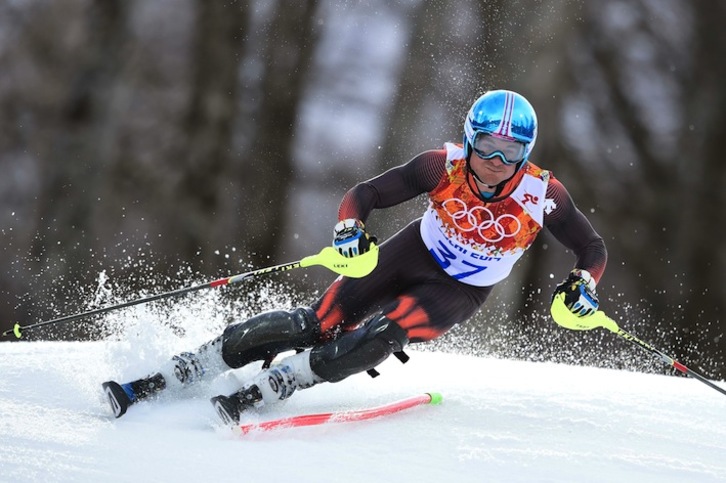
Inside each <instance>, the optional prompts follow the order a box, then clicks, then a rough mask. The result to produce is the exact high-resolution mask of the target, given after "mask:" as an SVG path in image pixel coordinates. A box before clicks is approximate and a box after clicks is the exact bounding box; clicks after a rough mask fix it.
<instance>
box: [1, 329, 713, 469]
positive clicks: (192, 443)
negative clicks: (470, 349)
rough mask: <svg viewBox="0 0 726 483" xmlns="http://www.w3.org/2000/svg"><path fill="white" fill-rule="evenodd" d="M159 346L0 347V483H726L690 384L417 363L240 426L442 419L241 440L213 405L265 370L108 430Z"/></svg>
mask: <svg viewBox="0 0 726 483" xmlns="http://www.w3.org/2000/svg"><path fill="white" fill-rule="evenodd" d="M182 342H183V338H182ZM194 342H195V343H196V341H194ZM154 344H157V345H158V340H156V341H149V340H146V341H140V340H133V339H132V340H131V342H129V341H128V340H127V341H118V340H117V341H101V342H26V343H22V342H21V343H9V342H3V343H0V481H3V482H25V481H44V482H56V481H83V482H88V481H105V482H113V481H210V482H216V481H297V482H308V481H311V482H312V481H314V482H340V481H346V482H350V483H354V482H370V481H395V482H408V481H411V482H424V481H457V482H469V481H471V482H474V481H476V482H481V481H487V482H504V481H506V482H517V481H522V482H548V481H549V482H568V481H571V482H585V481H587V482H615V481H617V482H629V481H637V482H639V483H642V482H651V481H652V482H655V481H657V482H699V483H705V482H715V481H726V458H725V457H726V422H725V421H724V417H723V416H724V414H725V409H726V398H724V397H723V396H722V395H721V394H719V393H718V392H716V391H713V390H712V389H710V388H708V387H707V386H705V385H703V384H701V383H699V382H698V381H695V380H690V379H685V378H676V377H668V376H662V375H652V374H641V373H634V372H624V371H615V370H609V369H595V368H589V367H576V366H566V365H557V364H553V363H532V362H523V361H511V360H502V359H494V358H487V357H475V356H468V355H459V354H450V353H443V352H423V351H416V350H409V351H408V353H409V354H410V355H411V360H410V361H409V362H408V363H407V364H406V365H402V364H401V363H400V362H398V361H397V360H396V359H395V358H391V359H390V360H388V361H386V362H385V363H384V364H382V365H381V366H380V367H379V370H380V372H381V376H380V377H378V378H376V379H371V378H370V377H368V376H367V375H365V374H360V375H356V376H353V377H350V378H348V379H347V380H345V381H343V382H340V383H337V384H322V385H319V386H316V387H314V388H311V389H307V390H304V391H299V392H298V393H296V394H295V395H293V397H292V398H290V399H289V400H287V401H285V402H283V403H281V404H279V405H277V406H274V407H268V408H265V409H263V410H261V411H259V412H257V413H250V414H248V415H247V416H246V419H245V422H260V421H264V420H267V419H273V418H277V417H284V416H292V415H296V414H305V413H318V412H328V411H338V410H353V409H362V408H365V407H372V406H376V405H381V404H385V403H388V402H393V401H395V400H399V399H403V398H406V397H409V396H412V395H416V394H419V393H423V392H429V391H437V392H440V393H442V394H443V396H444V401H443V403H442V404H441V405H440V406H432V405H426V406H419V407H416V408H413V409H410V410H407V411H404V412H401V413H398V414H395V415H391V416H386V417H383V418H379V419H374V420H370V421H363V422H351V423H338V424H327V425H324V426H315V427H308V428H291V429H284V430H280V431H275V432H266V433H261V432H257V433H252V434H250V435H247V436H237V435H234V434H232V433H231V432H230V431H229V430H228V429H227V428H223V427H221V426H220V425H219V424H218V423H217V421H216V416H215V415H214V413H213V410H212V407H211V405H210V404H209V402H208V398H209V397H210V396H212V395H216V394H217V393H219V392H228V391H230V390H232V389H233V388H234V387H235V386H236V385H237V384H239V381H240V380H242V379H245V378H247V377H249V376H251V375H253V374H254V373H255V371H256V370H257V369H258V368H257V367H247V368H244V369H241V370H238V371H233V372H229V373H227V374H225V375H223V376H221V377H220V378H218V379H217V380H215V381H213V382H211V383H209V384H206V385H203V386H202V387H199V388H196V389H194V390H189V391H188V392H187V393H186V394H176V395H169V396H167V397H165V398H163V399H161V400H157V401H153V402H148V403H142V404H139V405H137V406H134V407H132V408H130V410H129V412H128V413H127V414H126V415H125V416H124V417H123V418H121V419H114V418H113V417H112V416H111V414H110V411H109V409H108V408H107V405H106V403H105V401H104V400H103V397H102V394H101V389H100V384H101V382H103V381H105V380H107V379H109V378H118V377H122V376H124V377H131V376H130V375H129V374H128V371H129V370H132V371H138V370H140V369H141V368H143V369H144V370H147V369H148V370H151V369H153V364H157V363H158V362H159V356H158V355H157V352H160V351H156V350H150V346H152V345H154ZM189 348H190V349H191V348H193V346H192V347H189ZM168 355H170V354H168ZM168 355H167V356H168ZM165 357H166V356H165ZM144 366H148V367H144ZM128 367H132V369H128ZM135 375H136V376H139V375H142V374H135Z"/></svg>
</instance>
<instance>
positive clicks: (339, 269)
mask: <svg viewBox="0 0 726 483" xmlns="http://www.w3.org/2000/svg"><path fill="white" fill-rule="evenodd" d="M314 265H320V266H323V267H325V268H327V269H329V270H331V271H333V272H335V273H337V274H339V275H345V276H346V277H352V278H362V277H365V276H366V275H368V274H369V273H371V272H372V271H373V269H374V268H376V265H378V246H376V245H374V244H371V249H370V250H369V251H368V252H366V253H364V254H362V255H358V256H357V257H352V258H346V257H344V256H343V255H341V254H340V253H338V252H337V251H336V250H335V249H334V248H333V247H325V248H323V249H322V250H321V251H320V253H318V254H316V255H310V256H307V257H305V258H303V259H302V260H298V261H297V262H290V263H284V264H282V265H275V266H272V267H266V268H260V269H257V270H252V271H251V272H246V273H240V274H238V275H234V276H232V277H227V278H220V279H218V280H214V281H211V282H208V283H204V284H201V285H194V286H192V287H186V288H180V289H177V290H172V291H170V292H165V293H161V294H158V295H152V296H149V297H144V298H140V299H136V300H131V301H128V302H123V303H120V304H115V305H109V306H106V307H100V308H97V309H93V310H89V311H87V312H82V313H79V314H74V315H66V316H64V317H59V318H57V319H53V320H46V321H44V322H38V323H35V324H31V325H20V324H17V323H16V324H15V326H14V327H13V328H12V329H8V330H6V331H5V332H3V333H2V336H3V337H6V336H8V335H10V334H14V335H15V337H16V338H18V339H20V338H21V337H22V336H23V332H24V331H27V330H32V329H36V328H38V327H43V326H46V325H51V324H59V323H61V322H70V321H72V320H78V319H81V318H84V317H89V316H91V315H99V314H105V313H107V312H111V311H112V310H118V309H123V308H126V307H131V306H134V305H139V304H144V303H148V302H153V301H156V300H161V299H165V298H169V297H175V296H178V295H184V294H188V293H191V292H196V291H198V290H202V289H206V288H215V287H223V286H225V285H231V284H234V283H239V282H242V281H243V280H247V279H249V278H252V277H256V276H258V275H266V274H269V273H277V272H286V271H288V270H292V269H295V268H300V267H312V266H314Z"/></svg>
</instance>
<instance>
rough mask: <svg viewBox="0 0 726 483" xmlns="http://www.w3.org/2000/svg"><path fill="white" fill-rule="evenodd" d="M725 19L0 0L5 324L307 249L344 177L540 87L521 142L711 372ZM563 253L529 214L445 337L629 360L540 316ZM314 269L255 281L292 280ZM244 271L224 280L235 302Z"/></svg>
mask: <svg viewBox="0 0 726 483" xmlns="http://www.w3.org/2000/svg"><path fill="white" fill-rule="evenodd" d="M725 22H726V2H722V1H719V0H699V1H693V2H682V1H677V0H601V1H591V2H585V1H584V0H583V1H573V0H551V1H543V0H491V1H478V2H470V1H464V0H431V1H425V0H406V1H398V2H389V1H384V0H364V1H334V0H295V1H292V0H290V1H287V0H278V1H274V0H257V1H246V2H245V1H221V0H220V1H210V0H153V1H148V0H53V1H49V0H14V1H2V2H0V172H1V173H2V175H1V176H0V203H1V204H0V236H1V237H2V238H1V239H2V244H1V247H2V250H0V329H2V330H6V329H8V328H10V327H12V325H13V324H14V323H15V322H20V323H22V324H26V323H32V322H37V321H40V320H47V319H49V318H53V317H58V316H61V315H66V314H70V313H75V312H77V311H81V310H87V309H89V308H94V307H97V306H101V305H103V304H104V303H108V302H109V301H111V302H114V301H115V302H117V301H119V300H128V299H132V298H136V297H139V296H142V295H148V294H153V293H159V292H161V291H163V290H169V289H174V288H179V287H181V286H186V285H188V284H191V283H194V282H198V281H209V280H212V279H214V278H216V277H219V276H226V275H231V274H234V273H239V272H241V271H246V270H248V269H249V268H250V267H261V266H267V265H271V264H277V263H283V262H287V261H291V260H297V259H299V258H301V257H303V256H305V255H309V254H312V253H317V251H318V250H319V249H320V248H321V247H322V246H324V245H327V244H328V243H330V239H331V235H332V226H333V225H334V223H335V221H336V220H337V218H336V217H337V207H338V202H339V200H340V199H341V197H342V195H343V194H344V193H345V191H346V190H347V189H348V188H350V187H351V186H353V185H354V184H355V183H356V182H359V181H362V180H365V179H368V178H370V177H373V176H375V175H377V174H379V173H380V172H383V171H384V170H386V169H389V168H391V167H394V166H397V165H399V164H402V163H404V162H406V161H407V160H409V159H410V158H411V157H413V156H414V155H415V154H417V153H419V152H421V151H424V150H427V149H432V148H437V147H440V146H442V145H443V143H444V142H447V141H454V142H460V140H461V137H462V129H463V120H464V116H465V114H466V111H467V109H468V108H469V106H470V105H471V103H472V102H473V101H474V100H475V99H476V98H477V97H478V96H479V95H481V94H482V93H484V92H485V91H486V90H489V89H495V88H506V89H512V90H516V91H518V92H521V93H522V94H524V95H525V96H526V97H527V98H528V99H529V100H530V101H531V102H532V104H533V105H534V106H535V108H536V110H537V113H538V116H539V120H540V130H539V138H538V142H537V146H536V148H535V150H534V153H533V156H532V161H533V162H534V163H535V164H538V165H540V166H542V167H544V168H547V169H551V170H552V171H553V172H554V173H555V175H556V176H557V177H558V178H559V179H560V180H562V181H563V183H564V184H565V185H566V186H567V188H568V189H569V191H570V193H571V195H572V196H573V198H574V199H575V200H576V202H577V204H578V206H579V207H580V209H581V210H582V211H583V212H584V213H585V214H586V215H587V216H588V217H589V219H590V220H591V222H592V223H593V225H594V226H595V228H596V229H597V231H598V232H599V233H600V234H601V235H602V236H603V238H604V239H605V242H606V244H607V247H608V251H609V264H608V268H607V271H606V273H605V276H604V278H603V280H602V282H601V284H600V286H599V288H598V292H599V295H600V299H601V302H602V307H603V308H604V309H605V310H606V311H607V312H608V313H609V314H610V315H611V316H612V317H614V318H615V319H616V320H618V321H619V323H621V325H622V326H624V327H626V328H627V329H628V330H629V331H631V332H633V333H636V334H637V335H639V336H640V337H641V338H644V339H646V340H649V341H651V342H652V343H653V344H654V345H656V346H658V347H661V348H664V349H666V352H669V353H670V354H672V355H674V356H676V357H677V358H679V359H680V360H681V361H682V362H684V363H686V364H688V365H690V366H691V367H692V368H694V369H699V370H701V371H703V372H704V373H706V374H707V375H709V376H711V377H716V378H720V379H724V378H726V356H725V354H726V340H725V339H724V337H723V335H724V330H725V327H726V314H725V313H724V304H723V301H724V299H725V298H726V284H725V283H723V280H724V273H726V251H725V250H724V249H723V240H724V235H725V233H724V232H725V231H726V210H724V207H725V206H726V203H725V201H726V190H724V189H723V188H722V187H723V186H724V185H726V183H725V181H726V163H724V162H722V161H721V155H722V153H721V151H722V149H723V144H722V143H723V141H724V140H725V139H726V88H724V86H726V62H724V61H723V53H724V52H726V29H724V28H723V25H724V23H725ZM425 205H426V200H425V198H424V197H421V198H417V199H416V200H412V201H410V202H408V203H406V204H405V205H402V206H399V207H396V208H392V209H389V210H385V211H378V212H376V213H374V214H373V216H371V218H370V219H369V222H368V227H369V229H370V231H371V232H373V233H374V234H376V235H378V236H379V237H380V238H382V239H385V238H386V237H388V236H390V235H392V234H393V233H395V232H396V231H397V230H398V229H400V228H401V227H402V226H404V225H405V224H406V223H407V222H408V221H410V220H411V219H413V218H414V217H416V216H420V214H421V213H422V211H423V209H424V207H425ZM573 262H574V257H573V255H572V254H571V253H568V252H567V251H566V250H564V249H562V247H561V246H560V245H559V244H558V243H557V241H556V240H554V239H553V238H552V237H551V236H550V235H549V234H548V233H545V234H544V235H543V236H541V237H539V239H538V241H537V243H536V244H535V245H534V246H533V247H532V248H531V249H530V250H529V252H528V253H527V254H526V255H525V257H524V258H523V259H522V261H521V262H520V264H519V265H518V267H517V268H515V270H514V272H513V275H512V277H510V279H508V280H507V281H506V282H505V283H503V284H501V285H500V286H499V287H497V289H496V290H495V292H494V295H493V297H492V298H491V299H490V301H488V302H487V305H486V307H485V308H484V309H482V311H480V313H479V314H477V316H476V317H475V318H474V319H473V320H472V321H470V323H468V324H466V326H465V327H461V328H459V329H456V330H455V331H454V332H453V333H452V335H451V336H450V338H449V342H450V343H451V344H455V341H457V340H458V341H462V340H463V341H468V343H469V345H470V347H471V348H473V350H475V351H483V352H486V353H490V354H495V355H502V356H506V357H518V358H525V359H530V360H556V361H565V362H576V363H586V364H594V365H607V366H612V367H626V368H628V367H630V364H631V362H629V359H628V357H627V354H628V352H627V350H626V349H625V348H624V346H623V345H622V344H623V343H622V342H621V341H613V340H612V339H613V338H612V336H608V335H607V334H605V335H603V334H599V333H587V334H582V333H568V332H567V331H565V330H564V329H560V328H558V327H556V326H555V325H554V323H553V322H552V321H551V319H550V318H549V316H548V302H549V298H550V294H551V292H552V289H553V288H554V286H555V285H556V284H557V283H558V282H559V281H560V280H561V279H562V278H564V277H565V276H566V274H567V272H568V271H569V270H570V268H571V266H572V264H573ZM331 279H332V276H331V274H330V273H329V272H326V271H325V270H324V269H310V270H306V271H305V272H304V275H301V274H300V273H294V272H290V273H288V274H286V275H284V276H279V277H276V278H275V279H274V280H272V281H271V282H270V283H278V284H284V285H285V286H286V290H288V291H289V292H290V293H293V294H295V295H294V296H293V302H299V303H306V302H309V301H310V300H311V299H312V298H313V297H315V296H316V295H317V294H319V293H320V291H321V290H323V289H324V288H325V287H326V285H327V284H328V283H329V282H330V281H331ZM258 283H263V282H257V281H255V282H253V283H249V284H245V286H244V287H240V288H237V289H234V290H231V291H230V292H229V295H230V296H231V297H233V298H236V299H237V300H245V301H246V303H247V304H249V305H254V304H255V296H256V293H258V292H257V291H256V286H257V284H258ZM265 283H266V282H265ZM101 288H102V289H103V290H101ZM109 294H110V295H109ZM231 307H232V306H231ZM229 312H230V313H229V317H230V320H234V318H235V314H234V310H233V309H230V311H229ZM160 317H161V318H163V314H162V313H161V312H160ZM166 323H172V324H173V321H166ZM100 326H102V324H101V325H100ZM98 327H99V325H97V324H96V323H95V322H94V321H92V320H91V321H89V322H88V323H72V324H65V325H62V326H61V325H59V326H56V327H53V329H52V330H44V331H36V332H34V333H29V338H30V339H33V338H35V339H39V338H60V339H77V338H81V339H84V338H89V337H99V336H103V334H101V333H100V332H99V331H98V330H97V328H98Z"/></svg>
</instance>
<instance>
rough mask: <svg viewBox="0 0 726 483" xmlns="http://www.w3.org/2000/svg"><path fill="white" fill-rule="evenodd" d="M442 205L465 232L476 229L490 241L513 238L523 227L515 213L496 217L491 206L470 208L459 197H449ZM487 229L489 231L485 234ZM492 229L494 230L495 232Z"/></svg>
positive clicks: (457, 225)
mask: <svg viewBox="0 0 726 483" xmlns="http://www.w3.org/2000/svg"><path fill="white" fill-rule="evenodd" d="M441 206H442V207H443V208H444V210H446V213H448V214H449V216H450V217H451V219H452V220H453V221H454V225H456V227H457V228H458V229H459V230H461V231H463V232H465V233H469V232H472V231H474V230H476V231H477V233H478V234H479V236H480V237H482V239H484V241H487V242H489V243H496V242H498V241H502V240H503V239H505V238H511V237H513V236H515V235H517V233H519V230H521V229H522V222H521V221H519V218H517V217H516V216H514V215H510V214H509V213H505V214H503V215H500V216H499V217H498V218H496V219H495V218H494V213H492V212H491V210H489V208H486V207H484V206H474V207H473V208H471V209H469V207H468V206H466V203H464V201H462V200H460V199H459V198H449V199H448V200H446V201H444V202H443V203H442V204H441ZM478 220H481V221H478ZM512 223H514V224H512ZM487 230H488V233H487V234H485V232H486V231H487ZM492 230H494V233H493V234H492Z"/></svg>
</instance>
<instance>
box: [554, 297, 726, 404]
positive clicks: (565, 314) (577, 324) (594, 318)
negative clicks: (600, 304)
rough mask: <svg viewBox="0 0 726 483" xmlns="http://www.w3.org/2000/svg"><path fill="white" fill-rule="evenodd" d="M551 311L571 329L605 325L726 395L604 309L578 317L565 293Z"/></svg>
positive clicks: (555, 300)
mask: <svg viewBox="0 0 726 483" xmlns="http://www.w3.org/2000/svg"><path fill="white" fill-rule="evenodd" d="M550 310H551V313H552V318H553V319H555V322H557V323H558V324H559V325H561V326H563V327H565V328H567V329H571V330H591V329H596V328H598V327H603V328H605V329H608V330H609V331H610V332H612V333H614V334H615V335H617V336H619V337H621V338H623V339H625V340H627V341H628V342H630V343H632V344H633V345H636V346H638V347H640V348H641V349H643V350H645V351H648V352H650V353H651V354H653V355H654V356H656V357H657V358H659V359H660V360H661V361H663V362H664V363H666V364H668V365H669V366H671V367H673V368H675V369H676V370H678V371H680V372H682V373H683V374H685V375H686V376H690V377H692V378H694V379H696V380H698V381H701V382H702V383H704V384H706V385H707V386H708V387H711V388H713V389H715V390H717V391H718V392H720V393H721V394H724V395H726V389H723V388H722V387H719V386H717V385H716V384H714V383H713V382H711V381H709V380H708V379H706V378H705V377H704V376H702V375H701V374H699V373H697V372H696V371H694V370H692V369H689V368H688V367H686V366H685V365H684V364H681V363H680V362H678V361H677V360H675V359H673V358H672V357H670V356H668V355H666V354H665V353H664V352H662V351H660V350H658V349H656V348H655V347H653V346H652V345H650V344H648V343H647V342H643V341H642V340H640V339H638V338H637V337H635V336H634V335H632V334H630V333H628V332H626V331H625V330H623V329H621V328H620V327H619V326H618V324H617V322H615V321H614V320H613V319H611V318H610V317H608V316H607V315H606V314H605V312H603V311H602V310H598V311H597V312H595V313H594V314H593V315H591V316H589V317H578V316H577V315H575V314H573V313H572V312H570V309H568V308H567V306H566V305H565V295H564V294H560V295H558V296H556V297H555V298H554V300H553V301H552V307H551V309H550Z"/></svg>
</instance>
